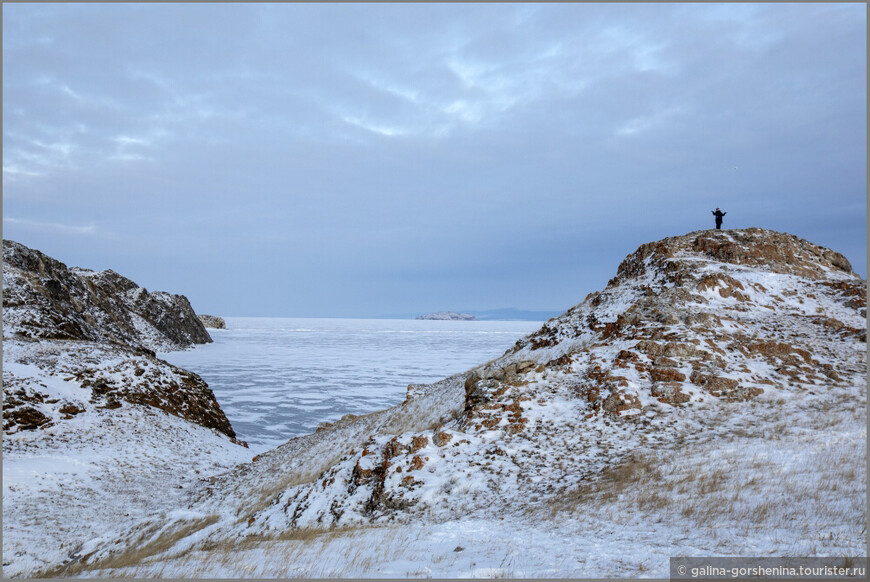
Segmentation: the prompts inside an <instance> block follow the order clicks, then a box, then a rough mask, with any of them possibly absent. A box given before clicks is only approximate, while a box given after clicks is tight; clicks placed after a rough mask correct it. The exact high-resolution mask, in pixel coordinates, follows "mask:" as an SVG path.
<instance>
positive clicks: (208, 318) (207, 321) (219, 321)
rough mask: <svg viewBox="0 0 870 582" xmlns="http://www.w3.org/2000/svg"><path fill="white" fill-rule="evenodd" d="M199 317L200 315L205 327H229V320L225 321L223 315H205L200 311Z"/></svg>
mask: <svg viewBox="0 0 870 582" xmlns="http://www.w3.org/2000/svg"><path fill="white" fill-rule="evenodd" d="M198 317H199V320H200V321H201V322H202V324H203V325H204V326H205V327H209V328H212V329H226V328H227V322H226V321H224V318H223V317H218V316H216V315H205V314H203V313H200V314H199V315H198Z"/></svg>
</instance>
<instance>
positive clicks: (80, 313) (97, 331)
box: [3, 240, 212, 351]
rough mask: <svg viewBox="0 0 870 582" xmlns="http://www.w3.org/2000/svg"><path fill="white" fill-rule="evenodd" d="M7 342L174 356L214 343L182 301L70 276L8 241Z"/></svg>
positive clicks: (116, 279) (81, 274)
mask: <svg viewBox="0 0 870 582" xmlns="http://www.w3.org/2000/svg"><path fill="white" fill-rule="evenodd" d="M3 335H4V337H9V336H15V337H24V338H34V339H63V340H90V341H97V342H114V343H119V344H125V345H128V346H131V347H134V348H140V349H149V350H152V351H154V350H161V351H169V350H177V349H182V348H186V347H189V346H191V345H194V344H203V343H209V342H211V341H212V340H211V337H210V336H209V335H208V332H207V331H206V330H205V327H204V326H203V324H202V322H201V321H200V320H199V318H198V317H197V316H196V313H194V311H193V308H191V306H190V302H189V301H188V300H187V298H186V297H184V296H183V295H173V294H170V293H164V292H162V291H155V292H150V293H149V292H148V290H146V289H144V288H142V287H139V286H138V285H137V284H136V283H134V282H133V281H131V280H130V279H127V278H126V277H123V276H121V275H119V274H118V273H115V272H114V271H111V270H109V271H102V272H94V271H90V270H87V269H76V268H72V269H71V268H68V267H67V266H66V265H65V264H63V263H61V262H60V261H58V260H55V259H53V258H51V257H49V256H47V255H45V254H43V253H41V252H40V251H37V250H33V249H30V248H27V247H25V246H24V245H22V244H19V243H16V242H13V241H6V240H4V241H3Z"/></svg>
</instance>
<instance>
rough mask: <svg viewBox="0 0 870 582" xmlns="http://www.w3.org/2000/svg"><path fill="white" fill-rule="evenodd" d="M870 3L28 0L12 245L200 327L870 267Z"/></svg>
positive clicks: (552, 302)
mask: <svg viewBox="0 0 870 582" xmlns="http://www.w3.org/2000/svg"><path fill="white" fill-rule="evenodd" d="M866 41H867V20H866V8H865V5H864V4H863V3H860V4H839V5H838V4H830V3H824V4H770V5H754V4H750V5H734V4H674V5H665V4H646V5H645V4H632V5H626V4H601V5H590V4H550V5H532V4H529V5H525V4H504V5H493V4H482V5H481V4H417V5H414V4H410V5H408V4H406V5H392V4H374V5H364V4H351V5H347V4H331V5H305V4H268V5H252V4H187V5H177V4H142V5H131V4H114V5H113V4H102V3H98V4H81V5H53V4H33V5H25V4H5V5H3V237H4V238H7V239H12V240H16V241H18V242H21V243H23V244H25V245H27V246H30V247H34V248H37V249H39V250H42V251H43V252H45V253H47V254H49V255H51V256H53V257H55V258H57V259H59V260H61V261H63V262H65V263H66V264H67V265H70V266H80V267H86V268H91V269H95V270H101V269H109V268H111V269H113V270H115V271H117V272H119V273H121V274H123V275H125V276H127V277H129V278H131V279H133V280H134V281H136V282H137V283H139V284H140V285H142V286H144V287H147V288H148V289H149V290H165V291H170V292H173V293H182V294H185V295H187V297H188V298H189V299H190V300H191V302H192V304H193V306H194V308H195V309H196V310H197V311H198V312H201V313H214V314H217V315H230V316H233V315H236V316H334V317H366V316H378V315H382V314H387V313H405V312H427V311H437V310H444V309H453V310H463V309H469V310H473V309H491V308H500V307H509V306H510V307H517V308H520V309H531V310H563V309H566V308H568V307H570V306H572V305H574V304H576V303H579V302H580V301H582V300H583V298H584V297H585V296H586V294H587V293H589V292H591V291H593V290H596V289H600V288H602V287H604V286H605V285H606V283H607V281H608V279H610V278H611V277H612V276H613V275H614V274H615V273H616V267H617V265H618V263H619V262H620V261H621V260H622V259H623V258H624V257H625V256H626V255H627V254H629V253H631V252H633V251H634V250H635V249H636V248H637V247H638V246H639V245H640V244H642V243H645V242H650V241H653V240H658V239H661V238H664V237H667V236H674V235H680V234H685V233H687V232H690V231H694V230H699V229H705V228H711V227H712V226H713V217H712V215H711V210H713V209H714V208H716V207H717V206H719V207H721V208H722V209H723V210H724V211H726V212H727V216H725V223H724V227H725V228H742V227H749V226H759V227H764V228H771V229H774V230H778V231H783V232H789V233H792V234H795V235H798V236H800V237H802V238H806V239H808V240H810V241H812V242H815V243H817V244H821V245H823V246H827V247H830V248H833V249H835V250H837V251H840V252H842V253H844V254H845V255H846V257H847V258H848V259H849V260H850V261H851V262H852V264H853V266H854V267H855V270H856V271H858V272H859V273H860V274H861V275H862V276H864V275H866V268H865V265H866V242H867V229H866V215H867V205H866V171H867V168H866V159H867V150H866V138H867V119H866V105H867V94H866V84H867V77H866V70H867V63H866V54H865V50H866V46H867V45H866Z"/></svg>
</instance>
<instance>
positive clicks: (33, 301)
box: [3, 241, 250, 576]
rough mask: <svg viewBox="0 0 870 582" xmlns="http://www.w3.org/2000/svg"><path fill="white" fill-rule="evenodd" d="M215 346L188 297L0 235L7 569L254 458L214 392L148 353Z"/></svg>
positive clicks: (42, 557) (120, 523) (49, 563)
mask: <svg viewBox="0 0 870 582" xmlns="http://www.w3.org/2000/svg"><path fill="white" fill-rule="evenodd" d="M207 341H208V342H210V341H211V338H209V336H208V334H207V333H206V332H205V329H204V328H203V327H202V324H201V323H200V321H199V319H198V318H197V317H196V314H195V313H194V312H193V309H192V308H191V307H190V303H189V302H188V301H187V299H186V298H185V297H183V296H180V295H170V294H168V293H162V292H153V293H149V292H148V291H146V290H144V289H142V288H140V287H138V286H137V285H136V284H135V283H133V282H132V281H130V280H129V279H125V278H124V277H121V276H120V275H118V274H116V273H114V272H112V271H104V272H102V273H94V272H93V271H88V270H84V269H69V268H67V267H66V265H64V264H63V263H61V262H59V261H56V260H55V259H52V258H50V257H47V256H46V255H44V254H43V253H40V252H39V251H35V250H32V249H29V248H27V247H25V246H23V245H20V244H18V243H15V242H11V241H3V432H4V436H3V574H4V575H6V576H16V575H33V574H34V573H36V572H40V571H43V570H44V569H46V568H51V567H56V566H57V565H58V564H62V563H64V562H66V561H69V560H70V559H71V558H70V554H71V553H73V552H74V551H75V549H76V548H77V547H79V546H81V544H82V543H84V542H87V541H88V540H90V539H93V538H94V537H99V536H102V535H105V534H106V532H108V531H112V530H118V531H119V532H123V531H125V530H127V529H129V528H130V527H131V526H132V525H133V524H134V523H135V522H136V521H139V520H141V519H143V518H144V517H145V516H147V515H149V514H151V513H153V512H154V511H157V510H158V509H160V510H171V509H173V508H174V507H176V506H177V498H178V497H179V493H180V492H181V491H182V490H184V489H185V488H187V487H190V486H191V485H192V484H194V483H195V482H196V481H197V479H199V478H204V477H205V476H207V475H210V474H212V473H214V472H218V471H220V470H224V469H227V468H229V467H231V466H233V465H234V464H236V463H239V462H241V461H243V460H247V459H249V458H250V457H249V455H248V452H247V450H246V449H245V448H244V447H243V446H239V445H243V444H244V443H240V442H239V441H236V439H235V438H234V437H235V432H234V431H233V428H232V426H231V425H230V422H229V420H228V419H227V417H226V415H225V414H224V412H223V410H221V408H220V406H219V405H218V403H217V400H216V399H215V397H214V394H213V393H212V391H211V389H209V387H208V386H207V385H206V383H205V382H204V381H203V380H202V378H200V377H199V376H197V375H196V374H193V373H190V372H188V371H186V370H182V369H180V368H177V367H175V366H172V365H170V364H168V363H167V362H165V361H163V360H161V359H159V358H157V357H156V355H155V352H154V350H157V349H162V350H167V349H180V348H184V347H189V346H190V345H192V344H193V343H194V342H198V343H203V342H207Z"/></svg>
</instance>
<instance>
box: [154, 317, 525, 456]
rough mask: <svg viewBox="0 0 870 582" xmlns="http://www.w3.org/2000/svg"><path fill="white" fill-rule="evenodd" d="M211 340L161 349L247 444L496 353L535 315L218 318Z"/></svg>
mask: <svg viewBox="0 0 870 582" xmlns="http://www.w3.org/2000/svg"><path fill="white" fill-rule="evenodd" d="M224 319H225V320H226V322H227V329H225V330H224V329H219V330H211V336H212V339H214V343H212V344H207V345H201V346H197V347H196V348H195V349H193V350H188V351H183V352H169V353H161V354H159V356H160V357H161V358H163V359H165V360H166V361H168V362H170V363H172V364H175V365H177V366H180V367H182V368H185V369H187V370H190V371H192V372H195V373H197V374H199V375H200V376H202V378H203V379H204V380H205V381H206V382H207V383H208V385H209V387H210V388H211V389H212V390H213V391H214V393H215V396H216V397H217V400H218V402H219V403H220V405H221V408H222V409H223V410H224V412H225V413H226V415H227V417H228V418H229V419H230V422H231V423H232V425H233V428H234V429H235V430H236V433H237V434H238V437H239V438H240V439H242V440H244V441H247V442H248V444H249V445H250V447H251V450H253V451H255V452H256V451H265V450H268V449H271V448H274V447H276V446H278V445H280V444H283V443H284V442H286V441H287V439H288V438H291V437H294V436H299V435H302V434H309V433H312V432H314V430H315V429H316V428H317V425H318V424H319V423H321V422H332V421H335V420H338V419H339V418H341V417H342V416H344V415H345V414H349V413H350V414H365V413H368V412H373V411H375V410H382V409H384V408H388V407H390V406H393V405H394V404H398V403H399V402H401V401H402V400H403V399H404V398H405V394H406V391H407V387H408V384H420V383H429V382H435V381H437V380H440V379H441V378H445V377H447V376H450V375H451V374H455V373H458V372H464V371H466V370H468V369H469V368H471V367H473V366H476V365H479V364H480V363H481V362H485V361H488V360H491V359H493V358H496V357H498V356H500V355H501V354H502V353H504V351H505V350H506V349H508V348H509V347H511V346H512V345H513V344H514V343H515V342H516V341H517V340H518V339H519V338H521V337H523V336H525V335H526V334H528V333H530V332H532V331H534V330H536V329H538V328H539V327H540V326H541V322H539V321H425V320H404V319H386V320H385V319H297V318H241V317H226V318H224Z"/></svg>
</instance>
